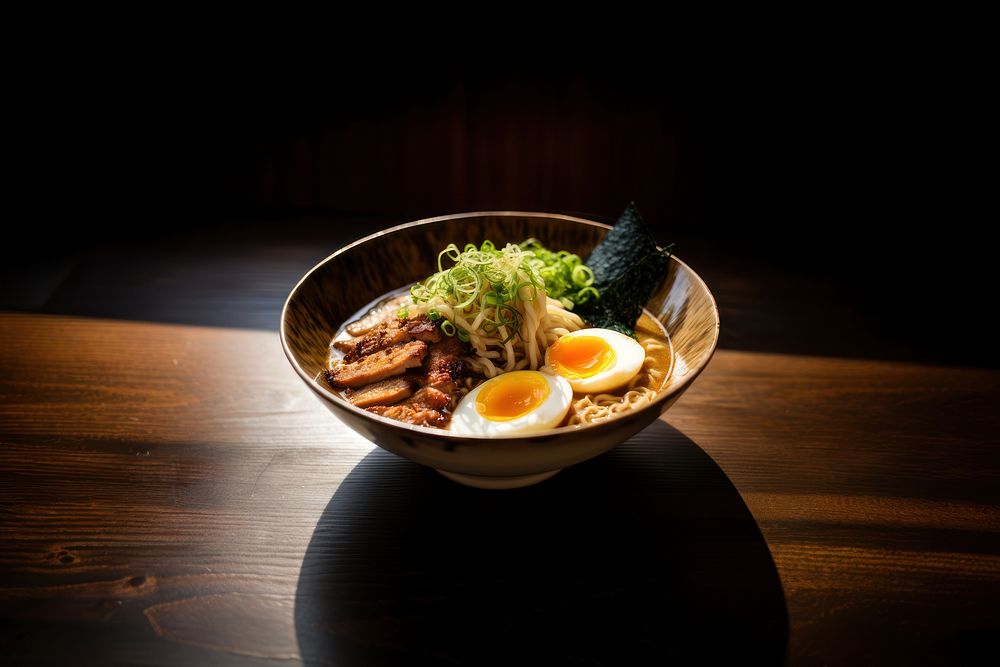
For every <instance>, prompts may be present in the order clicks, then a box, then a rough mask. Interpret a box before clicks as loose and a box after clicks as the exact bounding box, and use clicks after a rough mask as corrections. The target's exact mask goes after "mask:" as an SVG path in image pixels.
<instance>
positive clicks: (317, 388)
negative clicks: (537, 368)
mask: <svg viewBox="0 0 1000 667" xmlns="http://www.w3.org/2000/svg"><path fill="white" fill-rule="evenodd" d="M487 216H492V217H528V218H557V219H561V220H567V221H569V222H575V223H580V224H585V225H590V226H591V227H599V228H601V229H611V228H612V226H611V225H607V224H604V223H603V222H597V221H594V220H587V219H585V218H578V217H576V216H572V215H564V214H562V213H544V212H541V211H469V212H467V213H451V214H448V215H439V216H435V217H432V218H421V219H419V220H413V221H411V222H405V223H403V224H399V225H395V226H393V227H388V228H386V229H382V230H379V231H377V232H375V233H374V234H369V235H368V236H365V237H363V238H360V239H357V240H356V241H353V242H351V243H348V244H347V245H345V246H343V247H341V248H339V249H337V250H336V251H334V252H333V253H332V254H330V255H328V256H327V257H325V258H324V259H322V260H320V261H319V262H318V263H317V264H316V265H315V266H313V267H312V268H311V269H309V270H308V271H306V273H305V274H304V275H303V276H302V278H300V279H299V281H298V282H296V283H295V286H294V287H293V288H292V289H291V291H289V293H288V297H287V298H286V299H285V303H284V305H283V306H282V308H281V319H280V321H279V327H278V334H279V338H280V339H281V349H282V350H284V352H285V357H286V358H287V359H288V362H289V363H290V364H291V365H292V368H294V369H295V372H296V373H298V375H299V377H301V378H302V380H303V381H305V383H306V385H307V386H308V387H309V388H310V389H312V390H313V391H314V392H316V393H317V394H319V395H320V396H321V397H322V398H324V399H326V400H328V401H330V402H331V403H332V404H333V405H335V406H337V407H338V408H340V409H343V410H347V411H349V412H352V413H354V414H356V415H358V416H360V417H362V418H364V419H368V420H370V421H373V422H375V423H380V424H383V425H385V426H387V427H389V428H393V429H397V430H399V431H402V432H408V433H417V434H424V435H433V436H437V437H439V438H444V439H445V440H454V441H469V440H500V441H504V440H508V441H514V440H523V439H525V438H538V437H548V436H559V435H564V434H568V433H578V432H581V431H592V429H599V428H600V427H602V426H603V427H607V426H608V425H609V424H612V425H613V424H615V423H616V422H618V423H620V422H622V421H630V420H629V419H628V418H626V419H609V420H607V421H604V422H599V423H597V424H591V425H589V426H586V427H581V426H560V427H558V428H550V429H546V430H544V431H534V432H530V433H513V434H506V435H490V436H476V435H468V434H458V433H451V432H450V431H448V430H446V429H440V428H433V427H430V426H417V425H416V424H407V423H405V422H401V421H397V420H395V419H389V418H388V417H382V416H381V415H376V414H374V413H371V412H368V411H367V410H362V409H361V408H359V407H357V406H355V405H353V404H351V403H350V401H348V400H347V399H345V398H343V397H341V396H338V395H337V394H335V393H334V392H333V390H332V389H330V388H328V387H324V386H323V385H322V384H321V383H320V382H317V381H316V378H314V377H312V376H310V375H309V374H308V373H306V371H305V369H303V368H302V367H301V366H300V365H299V362H298V360H296V358H295V356H294V355H293V354H292V351H291V350H290V349H289V347H288V340H287V334H286V330H285V327H286V324H287V321H288V320H287V317H286V316H287V313H288V309H289V304H291V302H292V298H293V297H294V296H295V294H296V292H298V290H299V288H301V287H302V285H303V284H305V282H306V281H307V280H309V277H310V276H311V275H312V274H313V273H314V272H316V271H318V270H319V269H320V268H321V267H323V266H324V265H325V264H326V263H327V262H329V261H330V260H332V259H334V258H335V257H337V256H338V255H341V254H343V253H345V252H347V251H349V250H351V249H352V248H354V247H355V246H359V245H362V244H365V243H368V242H370V241H373V240H375V239H377V238H378V237H380V236H386V235H388V234H393V233H395V232H397V231H400V230H402V229H407V228H410V227H420V226H423V225H430V224H434V223H438V222H446V221H450V220H459V219H463V218H471V217H487ZM670 258H671V260H673V261H676V262H677V263H678V264H680V265H681V266H682V267H684V268H685V269H687V270H688V272H689V273H690V275H692V276H693V277H694V278H695V279H696V281H697V283H698V284H699V285H701V287H702V288H703V289H704V290H705V293H706V294H707V295H708V298H709V301H710V302H711V304H712V312H713V313H714V315H715V328H714V333H715V336H714V340H713V341H712V346H711V349H710V350H709V352H708V354H707V355H706V356H705V357H704V359H703V360H702V362H701V363H700V364H698V365H697V366H696V367H694V368H690V369H689V372H688V374H687V376H686V377H685V378H684V380H682V381H681V382H680V383H678V384H677V385H676V386H674V387H672V388H671V389H669V390H667V391H660V392H658V393H657V395H656V398H654V399H653V400H652V401H650V402H649V403H647V404H646V405H644V406H643V407H641V408H639V409H638V410H635V411H634V415H639V414H641V413H643V412H646V411H647V410H652V409H654V408H658V406H660V405H661V404H662V403H664V402H665V401H667V400H668V399H670V398H671V397H672V396H674V395H675V394H677V393H679V392H681V391H683V390H684V389H686V388H687V387H688V386H689V385H690V384H691V383H692V382H694V380H695V378H697V377H698V376H699V375H700V374H701V372H702V371H703V370H704V369H705V367H706V366H708V363H709V362H710V361H711V360H712V357H714V356H715V351H716V350H717V349H718V347H719V333H720V328H721V320H720V318H719V304H718V302H717V301H716V299H715V295H714V294H712V291H711V290H710V289H709V288H708V285H707V284H706V283H705V280H704V279H703V278H702V277H701V276H700V275H698V273H697V272H696V271H695V270H694V269H692V268H691V267H690V266H688V265H687V264H686V263H685V262H684V261H682V260H681V259H680V258H678V257H677V256H676V255H674V254H673V253H671V255H670Z"/></svg>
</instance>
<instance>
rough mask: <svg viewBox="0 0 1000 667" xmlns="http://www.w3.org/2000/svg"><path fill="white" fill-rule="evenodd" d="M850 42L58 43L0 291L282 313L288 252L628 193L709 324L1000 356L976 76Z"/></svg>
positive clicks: (70, 300)
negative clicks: (526, 53) (105, 55)
mask: <svg viewBox="0 0 1000 667" xmlns="http://www.w3.org/2000/svg"><path fill="white" fill-rule="evenodd" d="M842 55H843V54H841V53H832V54H829V55H828V56H827V57H801V54H795V53H791V54H785V56H784V57H782V58H780V59H775V60H773V61H764V60H755V59H752V58H746V57H741V56H739V55H734V56H732V57H731V59H730V60H729V61H728V62H726V63H724V64H723V66H720V67H712V68H693V67H690V66H689V63H687V64H685V63H676V62H670V61H667V60H662V59H661V60H657V59H655V58H652V59H651V58H648V57H644V58H639V57H632V56H630V55H628V54H626V55H624V56H623V55H620V54H619V56H617V57H615V58H607V57H601V58H596V57H592V56H591V57H588V58H581V57H579V56H577V55H575V54H574V55H563V56H557V57H547V58H545V59H540V60H534V61H533V60H530V59H527V58H511V57H504V58H498V57H494V58H484V57H474V58H464V57H455V56H449V57H441V58H433V57H427V56H425V57H416V58H415V57H400V58H397V59H395V60H393V61H392V64H391V65H379V64H375V63H373V62H370V61H364V60H359V59H357V58H354V59H344V58H339V57H331V58H330V60H329V62H327V63H325V64H324V66H323V67H321V68H318V69H317V70H316V72H315V73H313V71H312V70H310V71H309V73H308V74H307V73H305V71H304V69H303V68H301V67H276V66H271V67H268V66H266V65H264V64H261V63H260V62H255V61H246V60H241V59H238V58H233V59H232V60H230V61H228V62H227V61H225V60H216V61H212V63H211V64H205V63H201V64H198V65H191V64H186V65H179V64H178V63H176V62H172V61H171V60H170V59H169V58H168V59H162V60H157V59H151V60H149V61H148V62H147V61H143V62H141V63H140V64H139V66H137V67H134V68H132V69H123V68H120V67H113V68H105V67H101V66H97V65H98V64H97V63H91V62H87V63H86V64H81V65H76V64H74V63H73V62H72V61H71V60H70V61H67V62H66V63H64V65H65V68H61V69H60V70H59V72H58V75H57V76H54V77H53V78H51V79H46V78H44V77H35V78H33V79H32V80H31V82H30V83H26V87H25V89H24V91H23V93H22V94H21V95H19V96H18V98H17V102H16V103H15V104H13V105H12V106H13V107H14V110H15V112H16V118H17V120H16V122H12V123H10V124H9V126H8V136H9V138H10V140H11V141H10V144H11V146H12V149H13V150H12V151H11V153H10V164H11V166H12V167H14V171H15V176H14V180H13V184H14V188H12V190H11V191H10V193H9V198H8V202H7V203H8V208H9V211H11V212H12V214H13V215H12V218H11V220H12V222H13V228H14V229H16V230H17V231H16V233H15V234H14V235H12V239H16V242H12V243H9V244H6V247H5V251H4V255H5V257H4V264H3V275H2V276H0V277H2V278H3V283H2V284H3V287H2V292H0V297H2V300H0V306H3V307H6V308H12V309H21V310H38V311H45V312H60V313H70V314H82V315H95V316H108V317H126V318H135V319H151V320H162V321H172V322H185V323H194V324H212V325H222V326H242V327H258V328H271V329H273V328H276V325H277V314H278V312H279V310H280V306H281V302H282V300H283V298H284V296H286V295H287V293H288V291H289V289H290V288H291V287H292V285H293V284H294V282H295V281H296V279H297V278H298V277H299V276H300V275H301V274H302V273H303V272H304V271H305V270H306V269H308V268H309V267H310V266H311V265H312V264H314V263H315V262H316V261H318V260H320V259H321V258H322V257H324V256H326V255H327V254H329V253H330V252H332V251H333V250H335V249H336V248H337V247H339V246H340V245H342V244H343V243H345V242H348V241H350V240H352V239H354V238H358V237H360V236H363V235H365V234H367V233H370V232H372V231H374V230H377V229H379V228H382V227H384V226H388V225H391V224H397V223H400V222H406V221H409V220H413V219H416V218H419V217H425V216H429V215H440V214H446V213H453V212H460V211H471V210H491V209H505V210H538V211H551V212H562V213H570V214H575V215H580V216H583V217H589V218H593V219H598V220H603V221H609V222H611V221H614V219H616V218H617V216H618V214H619V213H620V212H621V211H622V209H623V208H624V207H625V205H626V204H627V203H628V202H629V201H630V200H634V201H635V202H636V204H637V205H638V207H639V210H640V211H641V212H642V213H643V215H644V217H645V218H646V219H647V221H648V222H649V224H650V225H651V227H653V229H654V231H655V234H656V236H657V238H658V239H659V240H660V241H661V242H663V243H668V242H675V243H676V253H677V254H678V256H679V257H681V258H682V259H684V260H685V261H687V262H688V263H690V264H691V265H692V267H693V268H695V270H697V271H699V272H700V273H702V275H703V276H704V277H705V278H706V280H707V282H708V284H709V286H710V287H711V288H712V289H713V292H714V293H715V295H716V297H717V299H718V300H719V302H720V306H721V308H722V316H723V317H722V321H723V338H722V346H723V347H728V348H736V349H751V350H768V351H776V352H791V353H809V354H821V355H835V356H861V357H873V358H892V359H908V360H918V361H928V362H938V363H954V364H966V365H991V366H992V365H996V360H997V355H996V353H995V352H993V351H992V349H990V347H988V346H986V345H983V344H981V341H985V337H984V336H983V334H982V329H983V326H984V325H983V324H982V322H983V320H984V318H985V317H986V314H985V312H984V310H985V309H988V308H989V304H990V303H991V302H992V300H991V299H989V298H987V297H986V294H987V292H986V286H987V285H989V284H991V283H992V280H991V277H990V275H989V273H988V271H987V266H988V264H989V257H990V253H991V251H990V249H989V247H988V244H987V243H985V229H986V227H985V225H986V216H984V215H983V214H982V213H980V212H979V210H980V209H979V207H978V206H977V205H976V203H975V202H976V200H977V199H980V195H979V194H978V193H979V192H980V190H981V189H982V188H983V186H984V184H985V180H986V176H985V173H986V172H984V171H979V170H978V168H977V167H976V166H975V164H976V163H978V160H977V159H976V158H977V157H979V156H980V154H981V153H982V152H983V151H984V150H985V149H981V148H980V145H982V143H983V136H982V135H980V134H979V130H978V129H977V123H976V120H977V117H978V115H980V114H981V113H984V112H983V111H982V108H983V107H982V106H981V105H980V104H979V102H978V98H979V97H980V94H979V93H978V87H975V86H973V85H970V84H967V83H965V82H964V81H962V80H961V77H958V76H956V75H955V71H954V69H953V68H952V67H951V65H953V64H954V63H949V64H945V63H943V62H942V61H938V60H936V59H935V58H934V57H933V56H932V55H931V56H927V57H922V58H917V57H916V56H913V54H909V55H908V56H907V57H903V56H902V55H901V54H894V53H891V52H890V53H888V54H880V55H879V56H878V57H872V58H858V59H855V60H854V61H848V60H847V59H846V58H844V57H842ZM469 240H473V241H475V240H476V239H469ZM460 241H465V239H460ZM987 281H989V282H987ZM984 307H985V308H984Z"/></svg>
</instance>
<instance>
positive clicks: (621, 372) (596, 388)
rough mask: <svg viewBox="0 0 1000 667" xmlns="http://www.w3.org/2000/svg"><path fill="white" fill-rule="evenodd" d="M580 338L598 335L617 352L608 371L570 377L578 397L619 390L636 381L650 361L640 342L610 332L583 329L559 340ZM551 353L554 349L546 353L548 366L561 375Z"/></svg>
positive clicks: (569, 379)
mask: <svg viewBox="0 0 1000 667" xmlns="http://www.w3.org/2000/svg"><path fill="white" fill-rule="evenodd" d="M578 336H596V337H598V338H601V339H603V340H604V341H605V342H607V344H608V345H609V346H610V347H611V349H612V350H614V352H615V358H614V360H613V361H612V362H611V364H610V365H609V366H608V367H607V368H605V369H604V370H602V371H600V372H598V373H595V374H594V375H591V376H590V377H585V378H578V377H567V378H566V379H567V380H568V381H569V384H570V386H571V387H573V391H575V392H577V393H578V394H595V393H600V392H602V391H611V390H612V389H617V388H618V387H621V386H622V385H624V384H626V383H627V382H628V381H629V380H631V379H632V378H634V377H635V376H636V374H637V373H638V372H639V370H640V369H641V368H642V364H643V362H644V361H646V349H645V348H644V347H643V346H642V345H640V344H639V342H638V341H636V340H635V339H634V338H632V337H630V336H626V335H625V334H622V333H618V332H617V331H611V330H610V329H580V330H578V331H573V332H572V333H568V334H566V335H565V336H562V337H561V338H560V339H559V340H560V341H564V340H566V339H568V338H576V337H578ZM551 351H552V347H551V346H549V348H548V349H547V350H546V351H545V365H546V366H548V367H549V368H551V369H552V370H553V372H554V373H556V374H557V375H558V373H559V371H558V370H557V369H556V368H555V367H554V366H552V363H551ZM560 377H561V376H560Z"/></svg>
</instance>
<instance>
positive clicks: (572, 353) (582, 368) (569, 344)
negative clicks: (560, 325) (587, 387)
mask: <svg viewBox="0 0 1000 667" xmlns="http://www.w3.org/2000/svg"><path fill="white" fill-rule="evenodd" d="M614 360H615V351H614V350H613V349H612V348H611V345H609V344H608V341H606V340H604V339H603V338H601V337H599V336H566V337H564V338H560V339H559V340H557V341H556V342H555V343H553V345H552V347H551V348H549V363H550V364H552V368H553V370H555V372H556V373H558V374H559V375H562V376H563V377H568V378H589V377H592V376H594V375H597V374H598V373H600V372H601V371H603V370H604V369H605V368H607V367H608V366H610V365H611V362H613V361H614Z"/></svg>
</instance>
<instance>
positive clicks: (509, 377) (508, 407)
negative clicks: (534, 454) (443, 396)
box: [476, 371, 549, 421]
mask: <svg viewBox="0 0 1000 667" xmlns="http://www.w3.org/2000/svg"><path fill="white" fill-rule="evenodd" d="M548 397H549V383H548V382H546V381H545V378H544V377H542V376H541V375H539V374H538V373H535V372H532V371H513V372H511V373H505V374H503V375H500V376H498V377H497V379H496V380H495V381H493V382H491V383H490V384H488V385H484V386H483V389H482V391H480V392H479V395H478V396H477V397H476V411H477V412H478V413H479V414H480V415H482V416H483V417H485V418H486V419H489V420H491V421H510V420H512V419H517V418H518V417H521V416H523V415H526V414H528V413H529V412H531V411H532V410H534V409H535V408H537V407H538V406H539V405H541V404H542V403H544V402H545V399H547V398H548Z"/></svg>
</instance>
